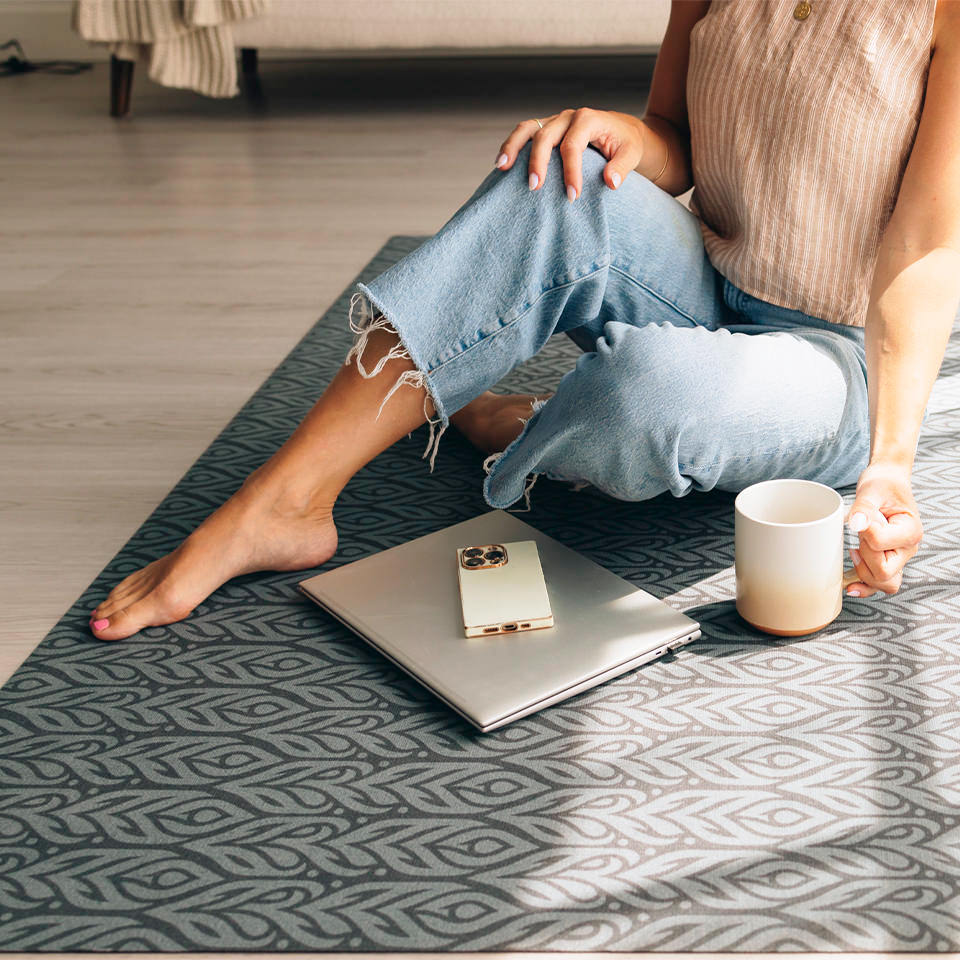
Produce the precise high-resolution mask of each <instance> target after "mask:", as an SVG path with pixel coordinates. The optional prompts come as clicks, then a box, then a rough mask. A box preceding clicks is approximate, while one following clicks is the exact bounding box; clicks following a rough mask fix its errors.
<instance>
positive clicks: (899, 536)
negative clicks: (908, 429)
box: [847, 464, 923, 597]
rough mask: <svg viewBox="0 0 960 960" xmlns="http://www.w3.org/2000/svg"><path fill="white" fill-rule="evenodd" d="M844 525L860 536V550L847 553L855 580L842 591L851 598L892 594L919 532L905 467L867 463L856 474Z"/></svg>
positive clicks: (916, 509) (898, 583)
mask: <svg viewBox="0 0 960 960" xmlns="http://www.w3.org/2000/svg"><path fill="white" fill-rule="evenodd" d="M847 524H848V526H849V527H850V529H851V530H852V531H853V532H854V533H859V534H860V549H859V550H851V551H850V557H851V559H852V560H853V565H854V567H855V569H856V571H857V574H858V576H859V577H860V582H859V583H851V584H850V586H849V587H847V593H848V594H849V595H850V596H855V597H870V596H872V595H873V594H874V593H876V592H877V590H882V591H883V592H884V593H888V594H889V593H896V592H897V590H899V589H900V581H901V579H902V578H903V567H904V565H905V564H906V562H907V561H908V560H909V559H910V558H911V557H912V556H913V555H914V554H915V553H916V552H917V550H918V549H919V546H920V538H921V537H922V536H923V526H922V524H921V523H920V511H919V510H918V508H917V502H916V500H914V499H913V493H912V492H911V490H910V474H909V471H907V470H904V469H903V468H902V467H896V466H888V465H885V464H871V465H870V466H868V467H867V469H866V470H864V471H863V473H861V474H860V480H859V482H858V483H857V496H856V499H855V500H854V502H853V505H852V506H851V507H850V511H849V513H848V515H847Z"/></svg>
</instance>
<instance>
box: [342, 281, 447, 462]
mask: <svg viewBox="0 0 960 960" xmlns="http://www.w3.org/2000/svg"><path fill="white" fill-rule="evenodd" d="M358 303H359V304H360V319H359V320H354V318H353V311H354V309H355V308H356V306H357V304H358ZM347 322H348V324H349V326H350V330H351V331H352V332H353V333H354V335H355V338H356V339H355V340H354V343H353V346H352V347H351V348H350V350H349V352H348V353H347V357H346V359H345V360H344V362H343V365H344V366H349V365H350V362H351V361H353V360H355V361H356V365H357V372H358V373H359V374H360V376H361V377H363V378H364V380H370V379H372V378H373V377H375V376H376V375H377V374H378V373H380V371H381V370H383V368H384V366H385V365H386V364H387V363H389V362H390V361H391V360H409V361H410V362H411V363H413V362H414V361H413V358H412V357H411V356H410V352H409V350H408V349H407V347H406V345H405V344H404V343H403V339H402V337H401V335H400V331H399V330H398V329H397V328H396V327H395V326H394V325H393V324H392V323H391V322H390V320H389V319H388V318H387V317H386V316H385V315H384V314H383V313H382V312H381V313H377V312H375V310H374V306H373V304H372V303H371V301H370V299H369V298H368V297H367V296H366V295H365V294H364V293H363V291H362V290H358V291H357V292H356V293H354V294H353V296H352V297H351V298H350V311H349V313H348V315H347ZM374 330H390V331H392V332H393V333H394V334H396V337H397V343H396V344H394V345H393V346H392V347H391V348H390V349H389V350H388V351H387V352H386V353H385V354H384V355H383V356H382V357H381V358H380V359H379V360H378V361H377V363H376V365H375V366H374V367H373V369H372V370H367V369H366V367H364V365H363V360H362V355H363V351H364V350H365V349H366V346H367V342H368V340H369V338H370V334H371V333H373V331H374ZM404 385H406V386H411V387H416V388H417V389H423V391H424V396H423V416H424V419H425V420H426V422H427V425H428V426H429V428H430V435H429V437H428V439H427V448H426V450H424V451H423V454H422V455H421V458H420V459H421V460H425V459H426V458H427V457H428V456H429V458H430V472H431V473H433V468H434V464H435V462H436V459H437V451H438V450H439V449H440V438H441V437H442V436H443V433H444V431H445V430H446V429H447V427H448V426H449V425H450V421H449V419H448V418H447V417H446V416H445V415H444V414H443V413H442V412H439V413H438V411H442V410H443V405H442V404H441V403H439V402H438V400H437V398H436V397H435V396H434V395H433V387H432V386H431V384H430V381H429V379H428V378H427V374H426V373H425V372H424V371H423V370H419V369H413V370H404V371H403V373H401V374H400V375H399V376H398V377H397V379H396V381H395V382H394V384H393V386H392V387H391V388H390V389H389V390H388V391H387V395H386V396H385V397H384V398H383V400H382V401H381V402H380V407H379V409H378V410H377V416H376V419H377V420H379V419H380V414H381V413H383V408H384V406H386V403H387V401H388V400H389V399H390V398H391V397H392V396H393V395H394V393H396V391H397V390H399V389H400V387H402V386H404ZM431 404H432V405H433V412H434V414H436V416H434V417H431V415H430V410H429V406H430V405H431ZM438 426H439V428H440V429H439V430H437V427H438Z"/></svg>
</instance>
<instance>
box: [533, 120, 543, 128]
mask: <svg viewBox="0 0 960 960" xmlns="http://www.w3.org/2000/svg"><path fill="white" fill-rule="evenodd" d="M533 119H534V120H537V118H536V117H534V118H533ZM537 123H540V121H539V120H537ZM540 129H541V130H542V129H543V124H542V123H540Z"/></svg>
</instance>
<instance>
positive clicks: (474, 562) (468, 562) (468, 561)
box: [463, 557, 483, 567]
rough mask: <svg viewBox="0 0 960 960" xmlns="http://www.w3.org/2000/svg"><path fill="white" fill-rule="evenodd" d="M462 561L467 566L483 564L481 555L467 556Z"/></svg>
mask: <svg viewBox="0 0 960 960" xmlns="http://www.w3.org/2000/svg"><path fill="white" fill-rule="evenodd" d="M463 562H464V564H465V565H466V566H468V567H480V566H482V565H483V558H482V557H469V558H468V559H466V560H464V561H463Z"/></svg>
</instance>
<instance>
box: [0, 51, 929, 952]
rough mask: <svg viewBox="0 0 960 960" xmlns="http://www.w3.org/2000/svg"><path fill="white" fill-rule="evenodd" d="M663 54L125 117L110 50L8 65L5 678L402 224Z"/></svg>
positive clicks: (153, 99) (510, 66) (444, 201)
mask: <svg viewBox="0 0 960 960" xmlns="http://www.w3.org/2000/svg"><path fill="white" fill-rule="evenodd" d="M651 68H652V58H650V57H633V58H631V57H590V58H576V59H571V58H552V59H531V58H483V59H472V60H463V59H461V60H449V59H448V60H433V61H422V60H414V61H400V60H393V61H390V62H387V63H380V62H377V61H375V60H362V61H344V60H339V61H327V62H324V61H322V60H311V61H303V62H296V61H283V62H275V63H266V64H264V65H263V68H262V69H263V74H264V82H265V84H266V88H267V91H268V94H269V96H270V105H269V109H268V110H267V112H266V113H265V114H263V115H254V114H251V113H249V112H248V110H247V108H246V106H245V104H244V103H243V101H241V100H208V99H206V98H203V97H200V96H199V95H197V94H194V93H191V92H189V91H177V90H165V89H162V88H159V87H157V86H155V85H154V84H152V83H151V82H150V81H149V80H147V79H146V78H145V76H144V73H143V68H142V66H140V67H138V71H139V72H138V76H137V78H136V81H135V84H134V92H133V109H134V112H133V115H132V116H131V117H130V118H129V119H126V120H123V121H119V122H118V121H115V120H112V119H110V118H109V117H108V116H107V111H106V94H107V84H108V78H107V72H108V67H107V65H105V64H97V65H96V66H95V67H94V69H93V70H92V71H90V72H89V73H86V74H81V75H78V76H73V77H65V76H55V75H46V74H29V75H25V76H20V77H13V78H7V79H3V80H0V83H2V85H3V87H2V92H3V95H4V96H3V100H2V101H0V119H2V121H3V129H4V131H5V137H4V141H3V145H2V147H0V188H2V192H3V204H2V221H0V222H2V234H0V334H2V344H3V346H2V353H0V370H2V374H3V376H2V380H0V411H2V413H0V430H2V461H0V462H2V469H0V544H2V546H3V552H2V559H0V596H2V604H3V605H2V610H0V682H2V681H4V680H6V679H7V678H8V677H9V676H10V675H11V674H12V673H13V671H14V670H15V669H16V667H17V666H18V665H19V664H20V663H21V662H22V661H23V660H24V659H25V658H26V657H27V655H28V654H29V653H30V651H31V650H32V649H33V648H34V647H35V646H36V644H37V643H38V642H39V641H40V640H41V639H42V638H43V636H44V634H45V633H46V632H47V630H49V629H50V627H51V626H53V624H54V623H55V622H56V621H57V619H58V618H59V617H60V615H61V614H62V613H63V612H64V610H65V609H66V608H67V607H68V606H70V605H71V604H72V603H73V601H74V600H75V599H76V597H77V596H79V594H80V593H81V592H82V591H83V589H84V588H85V587H86V585H87V584H88V583H89V582H90V581H91V580H92V579H93V578H94V576H95V575H96V574H97V573H98V572H99V571H100V570H101V568H102V567H103V566H104V564H106V563H107V561H108V560H110V558H111V557H112V556H113V555H114V554H115V553H116V551H117V550H119V549H120V547H121V546H122V545H123V544H124V542H125V541H126V540H127V538H128V537H129V536H130V534H131V533H132V532H133V531H134V530H135V528H136V527H137V526H138V525H139V523H140V522H141V521H142V520H143V519H144V518H145V516H146V515H147V513H148V512H149V511H150V510H151V509H152V508H153V507H154V506H155V505H156V504H157V503H158V502H159V501H160V500H162V499H163V497H164V496H165V495H166V493H167V492H168V491H169V489H170V488H171V487H172V486H173V485H174V483H175V482H176V481H177V480H178V479H179V478H180V476H181V475H182V474H183V473H184V471H185V470H186V469H187V467H189V465H190V464H191V463H192V462H193V460H194V459H195V458H196V457H197V456H198V455H199V454H200V453H201V452H202V451H203V450H204V449H205V448H206V447H207V445H208V444H209V443H210V441H211V440H212V439H213V438H214V437H215V436H216V434H217V433H218V432H219V431H220V429H221V428H222V427H223V426H224V425H225V424H226V422H227V421H228V420H229V418H230V417H231V416H232V415H233V413H234V412H235V411H236V410H237V409H238V408H239V406H240V405H241V403H242V402H243V401H244V400H246V398H247V397H248V396H249V395H250V394H251V393H252V392H253V391H254V390H255V389H256V388H257V387H258V386H259V385H260V383H261V382H262V380H263V379H264V378H265V377H266V376H267V374H269V373H270V371H271V370H272V369H273V368H274V367H275V366H276V364H277V363H278V362H279V361H280V360H281V359H282V358H283V357H284V356H285V355H286V353H287V352H288V351H289V350H290V348H291V347H292V346H293V345H294V344H295V343H296V342H297V340H298V339H299V338H300V337H301V336H302V335H303V333H304V332H305V331H306V330H307V329H308V328H309V327H310V326H311V325H312V324H313V323H314V321H315V320H316V319H317V317H318V316H320V314H322V313H323V312H324V310H326V308H327V307H328V306H329V305H330V303H331V302H332V301H333V300H334V299H335V298H336V297H337V296H338V295H339V294H340V293H341V291H342V290H343V289H344V288H345V287H346V286H347V285H348V283H350V281H351V280H352V279H353V277H354V276H355V274H356V273H357V272H358V271H359V270H360V269H361V268H362V267H363V266H364V264H365V263H366V262H367V261H368V260H369V259H370V257H371V256H372V255H373V254H374V253H375V252H376V251H377V250H378V249H379V247H380V246H381V244H382V243H383V242H384V240H385V239H386V238H387V237H388V236H390V235H391V234H394V233H405V234H428V233H432V232H434V231H436V230H437V229H438V228H439V227H440V226H441V225H442V224H443V223H444V222H445V221H446V220H447V219H448V218H449V216H450V215H451V214H452V213H453V211H454V210H455V209H456V208H457V207H458V206H459V205H460V204H461V203H462V202H463V201H464V200H465V199H466V198H467V197H468V196H469V195H470V194H471V193H472V192H473V190H474V188H475V187H476V186H477V184H478V183H479V182H480V180H482V179H483V177H485V176H486V175H487V173H488V172H489V170H490V169H491V167H492V166H493V162H494V160H495V157H496V153H497V147H498V146H499V145H500V143H501V141H502V140H503V139H504V137H505V136H506V134H507V133H508V131H509V130H510V129H512V127H513V126H514V124H515V123H517V122H518V121H519V120H521V119H525V118H527V117H531V116H541V117H542V116H544V115H547V114H550V113H553V112H555V111H557V110H559V109H562V108H565V107H578V106H593V107H598V108H603V109H615V110H622V111H625V112H631V113H634V114H637V115H639V114H641V113H642V112H643V107H644V102H645V100H646V94H647V90H648V86H649V77H650V72H651ZM0 950H2V944H0ZM7 956H9V957H15V956H18V955H14V954H7ZM58 956H59V957H61V958H62V960H69V958H67V957H65V955H62V954H61V955H58ZM95 956H96V955H94V954H85V955H84V957H85V958H86V960H92V958H93V957H95ZM137 956H138V957H146V956H147V955H143V954H138V955H137ZM178 956H181V957H183V958H185V960H187V958H192V957H193V956H194V955H188V954H180V955H178ZM207 956H208V955H207ZM286 956H287V957H290V956H291V955H286ZM352 956H353V957H354V958H358V957H359V956H360V955H356V954H354V955H352ZM380 956H381V957H382V956H383V955H380ZM544 956H545V955H544V954H538V955H537V957H544ZM580 956H584V957H586V955H580ZM670 956H671V955H668V954H658V955H657V957H658V958H662V960H667V958H669V957H670ZM674 956H676V955H674ZM696 956H697V957H698V960H703V958H705V957H706V956H708V955H705V954H698V955H696ZM741 956H745V955H741ZM833 956H835V957H842V956H843V955H839V954H837V955H833ZM857 956H858V958H864V957H867V956H871V955H867V954H859V955H857ZM872 956H881V955H880V954H875V955H872ZM907 956H909V955H904V954H899V955H898V957H901V958H905V957H907ZM941 956H943V955H941ZM406 957H407V958H412V955H410V954H407V955H406ZM245 960H255V958H253V957H252V955H249V954H248V955H245Z"/></svg>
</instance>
